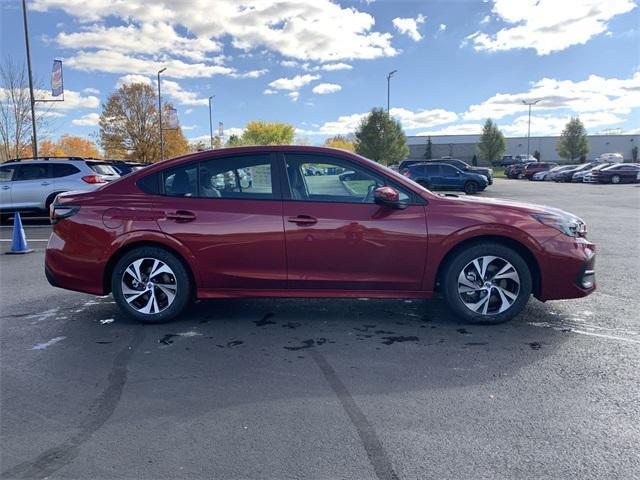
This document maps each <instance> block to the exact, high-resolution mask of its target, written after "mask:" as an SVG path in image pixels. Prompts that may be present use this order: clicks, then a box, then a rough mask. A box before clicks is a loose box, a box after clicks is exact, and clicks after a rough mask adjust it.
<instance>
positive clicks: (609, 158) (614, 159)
mask: <svg viewBox="0 0 640 480" xmlns="http://www.w3.org/2000/svg"><path fill="white" fill-rule="evenodd" d="M595 161H596V162H597V163H622V162H624V156H623V155H622V154H621V153H603V154H601V155H598V156H597V157H596V159H595Z"/></svg>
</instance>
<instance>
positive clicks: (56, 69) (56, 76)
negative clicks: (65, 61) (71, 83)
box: [51, 60, 64, 97]
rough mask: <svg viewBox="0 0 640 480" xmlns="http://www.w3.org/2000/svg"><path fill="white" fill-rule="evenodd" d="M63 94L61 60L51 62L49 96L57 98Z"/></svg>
mask: <svg viewBox="0 0 640 480" xmlns="http://www.w3.org/2000/svg"><path fill="white" fill-rule="evenodd" d="M63 93H64V84H63V83H62V60H54V61H53V70H52V71H51V95H53V96H54V97H58V96H60V95H62V94H63Z"/></svg>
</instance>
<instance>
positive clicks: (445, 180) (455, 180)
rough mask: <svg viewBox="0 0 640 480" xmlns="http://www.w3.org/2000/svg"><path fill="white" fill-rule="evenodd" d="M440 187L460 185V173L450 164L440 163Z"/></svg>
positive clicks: (452, 187) (458, 186)
mask: <svg viewBox="0 0 640 480" xmlns="http://www.w3.org/2000/svg"><path fill="white" fill-rule="evenodd" d="M440 172H441V173H440V175H441V176H442V177H441V178H442V180H441V182H442V188H445V189H457V188H460V187H461V186H462V179H461V175H462V173H461V172H460V170H458V169H457V168H455V167H452V166H451V165H440Z"/></svg>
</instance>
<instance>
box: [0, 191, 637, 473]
mask: <svg viewBox="0 0 640 480" xmlns="http://www.w3.org/2000/svg"><path fill="white" fill-rule="evenodd" d="M482 196H495V197H502V198H515V199H520V200H523V201H528V202H535V203H544V204H548V205H551V206H555V207H559V208H564V209H566V210H569V211H571V212H573V213H575V214H577V215H579V216H581V217H582V218H584V219H585V220H586V221H587V223H588V226H589V229H590V232H589V237H590V239H592V240H593V241H594V242H595V243H596V244H597V248H598V260H597V281H598V291H597V292H596V293H595V294H593V295H592V296H590V297H587V298H585V299H580V300H570V301H560V302H549V303H547V304H543V303H540V302H538V301H536V300H534V299H532V300H531V301H530V303H529V305H528V307H527V308H526V310H525V311H524V313H523V314H522V315H520V316H519V317H518V318H517V319H516V320H514V321H513V322H511V323H508V324H504V325H499V326H491V327H480V326H473V325H465V324H461V323H459V322H457V321H456V320H455V319H453V318H451V316H450V314H449V313H448V312H447V310H446V309H445V307H444V306H443V304H442V303H441V302H440V301H431V302H424V301H401V300H400V301H396V300H394V301H388V300H366V299H360V300H268V299H267V300H242V299H237V300H219V301H209V302H201V303H199V304H198V305H196V306H195V307H194V308H193V309H192V310H191V311H190V313H189V314H188V315H186V316H185V317H184V318H183V319H181V320H179V321H177V322H174V323H170V324H165V325H157V326H148V325H141V324H137V323H135V322H132V321H130V320H128V319H126V318H124V317H122V316H121V314H120V313H119V311H118V310H117V309H116V307H115V305H114V303H113V300H112V298H111V297H104V298H96V297H92V296H89V295H84V294H79V293H73V292H67V291H64V290H58V289H55V288H52V287H50V286H49V285H48V283H47V282H46V279H45V278H44V274H43V252H44V248H45V246H46V242H45V241H43V240H46V238H47V236H48V232H49V227H48V226H47V225H46V224H43V223H42V222H37V221H35V222H34V221H30V222H26V223H28V224H29V225H28V226H27V227H26V231H27V236H28V239H29V241H30V247H31V248H34V249H35V250H36V251H35V252H34V253H32V254H30V255H26V256H11V257H10V256H6V255H1V256H0V287H1V290H0V297H1V302H0V305H1V306H2V308H1V313H0V322H1V323H0V328H1V335H0V346H1V350H0V363H1V366H0V368H1V372H0V415H1V419H0V420H1V425H0V437H1V441H2V449H1V450H2V452H1V457H0V461H1V466H0V472H1V474H0V475H1V476H2V477H3V478H49V477H50V478H96V479H97V478H115V477H119V478H148V479H159V478H238V479H240V478H242V479H252V478H273V479H284V478H296V479H299V478H311V479H316V478H318V479H325V478H326V479H336V478H350V479H351V478H352V479H369V478H379V479H394V478H398V479H427V478H434V479H444V478H451V479H460V478H469V479H480V478H491V479H495V478H504V479H514V478H562V479H566V478H576V479H585V478H593V479H596V478H597V479H601V478H625V479H630V478H638V477H639V476H640V402H639V401H638V399H639V398H640V316H639V315H638V312H639V311H640V300H639V297H638V289H639V287H640V285H639V282H638V278H639V277H638V272H639V271H640V241H639V239H640V185H615V186H610V185H582V184H555V183H533V182H527V181H509V180H503V179H496V181H495V184H494V185H493V186H491V187H490V188H489V189H488V190H487V191H486V192H484V193H483V194H482ZM0 233H1V236H0V240H3V242H1V243H0V246H1V248H2V250H3V251H6V250H7V249H8V246H9V244H8V242H7V241H6V240H7V239H9V238H10V235H11V229H10V227H0ZM38 240H39V241H38Z"/></svg>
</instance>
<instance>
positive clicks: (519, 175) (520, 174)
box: [516, 173, 524, 180]
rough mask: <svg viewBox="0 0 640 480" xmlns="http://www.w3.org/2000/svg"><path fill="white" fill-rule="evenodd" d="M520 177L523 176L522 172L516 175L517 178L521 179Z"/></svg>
mask: <svg viewBox="0 0 640 480" xmlns="http://www.w3.org/2000/svg"><path fill="white" fill-rule="evenodd" d="M522 177H524V174H523V173H519V174H518V175H517V176H516V178H517V179H518V180H522Z"/></svg>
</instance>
